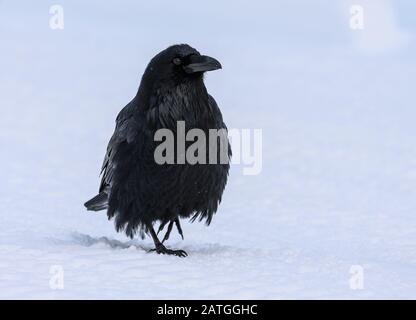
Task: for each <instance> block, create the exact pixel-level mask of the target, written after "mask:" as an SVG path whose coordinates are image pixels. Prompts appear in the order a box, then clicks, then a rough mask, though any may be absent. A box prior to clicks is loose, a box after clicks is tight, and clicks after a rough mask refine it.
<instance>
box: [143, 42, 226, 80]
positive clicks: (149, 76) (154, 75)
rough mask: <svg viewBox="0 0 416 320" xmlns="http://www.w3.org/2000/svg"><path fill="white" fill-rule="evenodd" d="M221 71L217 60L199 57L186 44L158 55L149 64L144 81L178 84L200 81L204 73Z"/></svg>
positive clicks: (198, 54)
mask: <svg viewBox="0 0 416 320" xmlns="http://www.w3.org/2000/svg"><path fill="white" fill-rule="evenodd" d="M217 69H221V64H220V63H219V61H218V60H216V59H214V58H212V57H209V56H204V55H201V54H200V53H199V52H198V51H197V50H196V49H194V48H192V47H191V46H189V45H187V44H179V45H173V46H170V47H169V48H167V49H165V50H163V51H161V52H160V53H158V54H157V55H156V56H155V57H154V58H153V59H152V60H151V61H150V63H149V65H148V66H147V68H146V71H145V73H144V79H146V80H147V81H151V82H161V83H164V84H168V83H171V84H179V83H183V82H186V81H190V80H197V79H202V75H203V74H204V72H207V71H212V70H217Z"/></svg>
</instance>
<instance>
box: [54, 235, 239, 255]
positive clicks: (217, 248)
mask: <svg viewBox="0 0 416 320" xmlns="http://www.w3.org/2000/svg"><path fill="white" fill-rule="evenodd" d="M50 240H52V241H53V242H54V243H55V244H59V245H62V244H64V245H74V244H75V245H80V246H83V247H92V246H95V245H104V246H106V247H108V248H111V249H129V248H136V249H138V250H143V251H145V252H148V251H149V250H151V249H153V246H152V245H151V244H146V243H139V241H138V240H129V241H120V240H116V239H110V238H108V237H92V236H90V235H88V234H83V233H79V232H73V233H71V234H70V239H69V240H62V239H56V238H55V239H50ZM167 247H171V246H170V245H169V244H168V245H167ZM172 247H175V245H174V244H173V245H172ZM183 249H184V250H186V251H187V252H188V253H191V254H192V255H200V256H212V255H230V254H234V253H237V254H241V253H242V252H243V251H246V250H245V249H242V248H236V247H232V246H225V245H220V244H218V243H204V244H194V245H190V246H184V247H183Z"/></svg>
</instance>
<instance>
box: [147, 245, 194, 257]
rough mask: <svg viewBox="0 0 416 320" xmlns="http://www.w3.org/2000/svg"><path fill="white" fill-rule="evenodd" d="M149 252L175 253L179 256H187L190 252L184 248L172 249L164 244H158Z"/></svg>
mask: <svg viewBox="0 0 416 320" xmlns="http://www.w3.org/2000/svg"><path fill="white" fill-rule="evenodd" d="M149 252H156V253H158V254H167V255H174V256H177V257H181V258H184V257H187V256H188V254H187V253H186V251H184V250H171V249H168V248H166V247H165V246H164V245H163V244H160V245H158V246H157V247H156V248H154V249H151V250H149Z"/></svg>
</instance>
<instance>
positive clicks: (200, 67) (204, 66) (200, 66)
mask: <svg viewBox="0 0 416 320" xmlns="http://www.w3.org/2000/svg"><path fill="white" fill-rule="evenodd" d="M221 68H222V66H221V63H220V62H219V61H218V60H216V59H214V58H211V57H208V56H197V55H194V56H191V57H190V59H189V64H188V65H186V66H184V67H183V69H184V70H185V72H186V73H195V72H205V71H212V70H218V69H221Z"/></svg>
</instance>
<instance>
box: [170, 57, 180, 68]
mask: <svg viewBox="0 0 416 320" xmlns="http://www.w3.org/2000/svg"><path fill="white" fill-rule="evenodd" d="M172 62H173V64H175V65H177V66H179V65H181V64H182V60H181V59H180V58H175V59H173V60H172Z"/></svg>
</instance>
